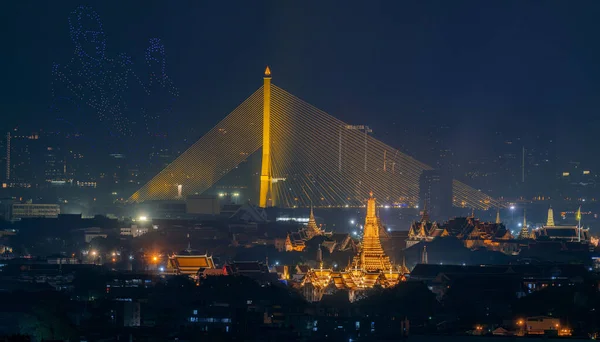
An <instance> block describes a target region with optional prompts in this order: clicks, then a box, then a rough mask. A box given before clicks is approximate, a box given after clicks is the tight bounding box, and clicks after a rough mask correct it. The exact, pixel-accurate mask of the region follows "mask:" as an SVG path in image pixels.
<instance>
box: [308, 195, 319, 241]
mask: <svg viewBox="0 0 600 342" xmlns="http://www.w3.org/2000/svg"><path fill="white" fill-rule="evenodd" d="M317 235H323V232H322V231H321V228H319V226H317V221H316V220H315V215H314V213H313V206H312V202H311V203H310V216H309V217H308V224H307V225H306V236H307V238H308V239H309V240H310V239H312V238H313V237H314V236H317Z"/></svg>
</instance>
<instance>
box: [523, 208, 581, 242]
mask: <svg viewBox="0 0 600 342" xmlns="http://www.w3.org/2000/svg"><path fill="white" fill-rule="evenodd" d="M531 235H532V237H535V238H539V239H550V240H562V241H573V242H575V241H577V242H583V243H587V242H590V238H591V236H590V230H589V229H583V228H581V227H579V226H578V225H572V226H569V225H564V226H563V225H556V224H555V223H554V211H553V209H552V207H550V208H548V218H547V220H546V224H545V225H544V226H543V227H541V228H539V229H535V230H533V231H532V232H531Z"/></svg>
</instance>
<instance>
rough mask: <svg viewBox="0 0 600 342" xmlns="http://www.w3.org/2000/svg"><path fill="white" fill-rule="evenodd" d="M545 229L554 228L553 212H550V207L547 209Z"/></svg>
mask: <svg viewBox="0 0 600 342" xmlns="http://www.w3.org/2000/svg"><path fill="white" fill-rule="evenodd" d="M546 227H554V210H552V206H550V208H548V219H547V220H546Z"/></svg>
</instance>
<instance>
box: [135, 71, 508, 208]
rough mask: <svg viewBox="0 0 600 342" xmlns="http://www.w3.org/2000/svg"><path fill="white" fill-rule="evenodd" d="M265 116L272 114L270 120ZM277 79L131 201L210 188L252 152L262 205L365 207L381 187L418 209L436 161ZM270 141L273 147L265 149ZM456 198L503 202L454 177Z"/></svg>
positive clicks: (469, 203) (479, 203)
mask: <svg viewBox="0 0 600 342" xmlns="http://www.w3.org/2000/svg"><path fill="white" fill-rule="evenodd" d="M263 119H264V120H263ZM368 132H369V131H368V127H365V126H353V125H349V124H347V123H345V122H343V121H341V120H339V119H337V118H335V117H333V116H331V115H329V114H327V113H325V112H323V111H321V110H319V109H318V108H315V107H313V106H312V105H310V104H308V103H307V102H305V101H303V100H301V99H299V98H297V97H295V96H294V95H292V94H290V93H288V92H286V91H285V90H283V89H281V88H279V87H277V86H275V85H272V84H271V75H270V71H269V70H268V68H267V71H266V73H265V81H264V85H263V86H262V87H260V88H259V89H258V90H256V91H255V92H254V93H253V94H252V95H250V97H248V98H247V99H246V100H245V101H244V102H243V103H242V104H240V105H239V106H238V107H237V108H236V109H235V110H233V111H232V112H231V113H230V114H229V115H227V116H226V117H225V118H224V119H223V120H222V121H221V122H219V123H218V124H217V125H216V126H215V127H214V128H212V129H211V130H210V131H209V132H208V133H206V134H205V135H204V136H203V137H202V138H200V139H199V140H198V141H197V142H196V143H194V144H193V145H192V146H191V147H190V148H189V149H188V150H187V151H185V152H184V153H183V154H181V155H180V156H179V157H178V158H177V159H175V160H174V161H173V162H172V163H171V164H170V165H168V166H167V167H166V168H165V169H164V170H162V171H161V172H160V173H159V174H158V175H156V176H155V177H154V178H153V179H152V180H150V181H149V182H148V183H147V184H146V185H144V186H143V187H142V188H141V189H139V190H138V191H137V192H135V193H134V194H133V195H132V196H131V197H130V198H129V201H130V202H143V201H148V200H172V199H176V198H182V197H185V196H187V195H191V194H202V193H204V192H206V191H207V190H208V189H210V188H211V187H213V186H215V184H217V182H218V181H219V180H221V179H222V178H223V177H225V176H226V175H227V174H228V173H230V172H231V171H232V170H235V169H236V168H237V167H238V165H240V164H241V163H243V162H244V161H246V160H247V159H248V158H250V157H251V156H253V155H255V156H260V155H261V154H259V153H260V151H262V158H261V166H262V167H261V170H256V171H252V172H253V174H254V176H253V177H256V178H260V195H259V196H256V197H255V198H254V202H257V203H258V204H260V205H261V206H280V207H305V206H308V205H310V203H311V202H312V203H313V204H314V205H316V206H320V207H329V206H331V207H346V206H363V205H364V198H365V194H368V193H369V192H370V191H373V192H374V193H375V194H376V195H377V197H378V199H379V201H380V203H384V204H387V205H390V206H407V207H415V206H416V205H417V203H418V200H419V177H420V175H421V173H422V172H423V171H424V170H430V169H431V167H430V166H428V165H426V164H424V163H421V162H419V161H417V160H415V159H414V158H412V157H410V156H408V155H406V154H404V153H402V152H400V151H399V150H397V149H395V148H393V147H391V146H389V145H387V144H385V143H383V142H381V141H379V140H377V139H375V138H374V137H372V136H370V135H369V134H368ZM264 146H267V148H264ZM452 191H453V203H454V205H455V206H459V207H469V208H474V209H478V210H487V209H489V208H491V207H500V206H502V204H501V203H499V202H498V201H497V200H495V199H493V198H491V197H490V196H487V195H486V194H484V193H482V192H480V191H478V190H476V189H473V188H471V187H469V186H467V185H466V184H463V183H461V182H459V181H456V180H454V181H453V184H452Z"/></svg>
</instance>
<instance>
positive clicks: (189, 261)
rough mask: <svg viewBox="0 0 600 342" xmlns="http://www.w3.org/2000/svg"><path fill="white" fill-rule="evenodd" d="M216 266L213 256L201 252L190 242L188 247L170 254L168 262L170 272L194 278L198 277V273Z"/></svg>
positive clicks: (168, 271)
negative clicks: (193, 247)
mask: <svg viewBox="0 0 600 342" xmlns="http://www.w3.org/2000/svg"><path fill="white" fill-rule="evenodd" d="M215 268H216V267H215V262H214V261H213V258H212V257H211V256H208V255H207V254H200V253H199V252H198V251H196V250H193V249H192V248H191V247H190V246H189V244H188V248H187V249H185V250H183V251H181V252H179V253H176V254H173V255H171V256H169V259H168V262H167V273H168V274H177V275H187V276H190V277H192V278H193V279H197V277H198V275H199V274H203V273H205V272H206V270H214V269H215Z"/></svg>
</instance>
